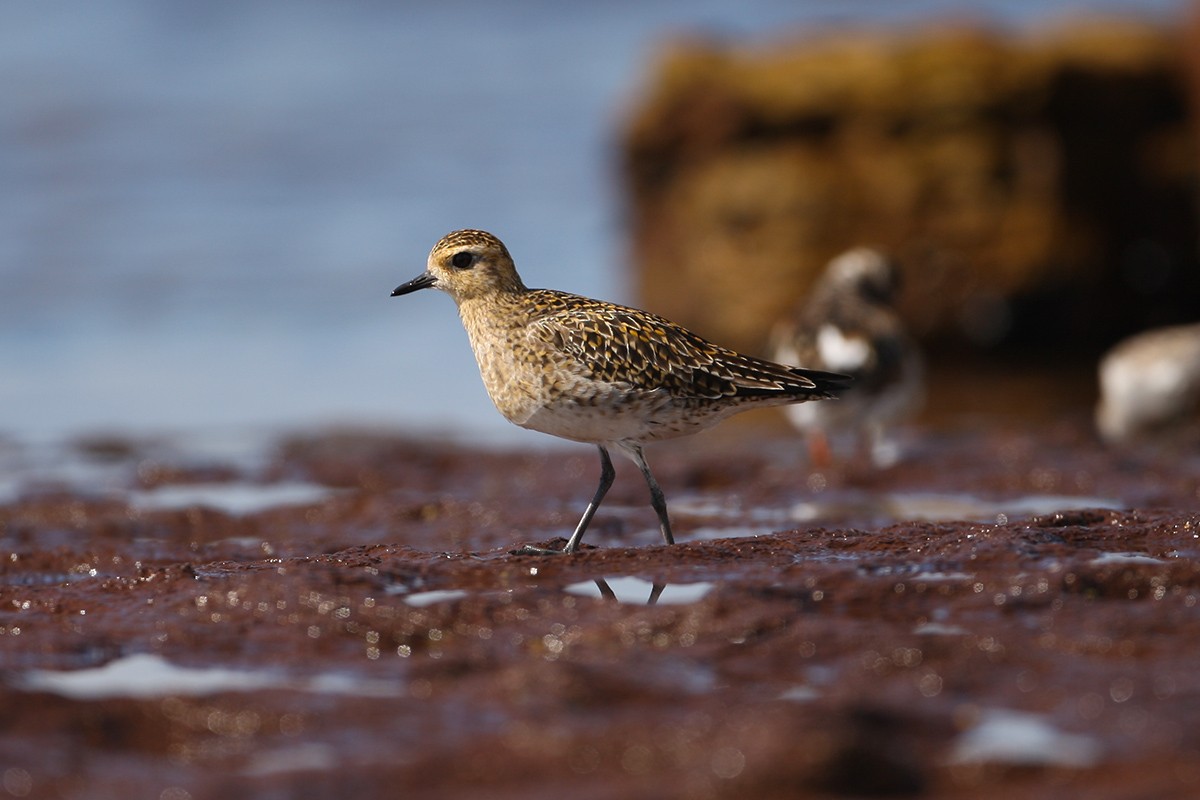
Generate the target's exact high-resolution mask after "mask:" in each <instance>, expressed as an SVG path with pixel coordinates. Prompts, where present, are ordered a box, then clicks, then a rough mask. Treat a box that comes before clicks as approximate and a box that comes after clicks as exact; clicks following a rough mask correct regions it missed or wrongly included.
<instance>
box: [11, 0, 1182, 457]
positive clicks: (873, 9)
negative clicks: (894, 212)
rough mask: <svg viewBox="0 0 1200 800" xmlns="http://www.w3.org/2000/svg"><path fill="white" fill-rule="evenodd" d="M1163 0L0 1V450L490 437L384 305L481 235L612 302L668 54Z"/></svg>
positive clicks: (411, 315)
mask: <svg viewBox="0 0 1200 800" xmlns="http://www.w3.org/2000/svg"><path fill="white" fill-rule="evenodd" d="M1178 6H1179V3H1178V2H1176V1H1175V0H1157V1H1154V2H1151V1H1146V2H1142V3H1138V4H1136V5H1134V4H1130V3H1113V2H1100V1H1099V0H1092V1H1091V2H1083V3H1078V4H1074V5H1073V6H1069V7H1068V6H1056V5H1053V4H1047V3H1044V2H1035V1H1034V0H995V1H994V2H985V3H973V4H962V3H951V2H935V1H934V0H925V1H922V2H907V3H888V4H885V3H878V2H874V1H873V0H858V1H855V2H845V1H839V0H809V2H806V3H795V2H792V1H791V0H738V1H737V2H734V1H733V0H729V1H728V2H724V1H720V2H719V1H718V0H703V1H701V2H692V1H690V0H663V1H662V2H646V1H645V0H619V1H618V2H609V3H595V4H578V5H574V6H567V5H563V4H559V3H553V2H549V0H525V2H514V3H507V4H499V3H495V4H493V3H486V2H479V0H471V1H467V0H447V2H439V3H429V4H426V5H414V4H389V3H382V2H354V3H336V4H335V3H311V2H290V1H288V2H285V1H284V0H267V1H263V2H256V3H252V4H249V3H240V2H234V1H233V0H188V1H184V2H174V3H161V2H157V1H156V0H106V2H104V3H95V2H91V1H90V0H64V1H63V2H55V1H54V0H47V1H44V2H37V3H9V4H5V5H4V6H3V8H2V9H0V77H2V78H3V83H4V85H5V87H6V90H5V98H4V102H3V103H2V104H0V281H2V283H0V286H2V287H3V288H2V290H0V434H6V435H9V436H15V437H17V438H30V437H33V438H43V437H57V436H62V435H66V434H70V433H73V432H78V431H86V430H95V429H114V428H115V429H119V430H128V431H164V430H165V431H185V430H187V431H195V430H202V429H206V428H212V427H228V426H247V427H259V428H261V427H262V426H271V427H273V428H286V427H295V426H302V425H312V424H321V423H336V422H352V423H358V424H368V423H382V424H387V425H393V426H406V427H411V428H420V429H423V430H430V429H453V430H458V431H465V432H466V433H467V434H469V435H483V436H490V437H494V436H503V435H504V432H506V431H507V430H508V428H506V427H505V425H506V424H505V423H504V422H503V421H502V420H501V419H500V417H499V416H498V415H497V414H496V413H495V412H494V410H493V409H492V408H491V406H490V404H489V402H488V400H487V398H486V396H485V395H484V393H483V390H482V387H481V386H480V384H479V379H478V377H477V374H476V372H475V367H474V362H473V359H472V358H471V355H470V352H469V349H468V346H467V343H466V337H465V334H463V332H462V331H461V329H460V327H459V324H458V321H457V318H456V316H455V314H454V308H453V305H452V303H451V302H450V301H449V299H448V298H445V297H443V296H440V295H434V294H433V293H429V294H419V295H415V296H411V297H407V298H404V299H402V300H399V299H396V300H393V299H389V298H388V292H389V291H390V289H391V288H392V287H394V286H395V285H397V284H398V283H400V282H402V281H404V280H407V279H408V278H410V277H412V276H413V275H415V274H416V273H417V272H419V271H420V270H421V269H422V268H423V266H424V258H425V255H426V253H427V252H428V249H429V247H430V246H431V245H432V244H433V242H434V241H436V239H437V238H438V237H439V236H441V235H442V234H443V233H445V232H446V231H449V230H451V229H454V228H459V227H467V226H472V227H483V228H488V229H490V230H493V231H494V232H496V233H497V234H499V235H500V236H501V237H502V238H504V239H505V241H506V242H507V243H508V245H509V248H510V250H512V252H513V253H514V255H515V256H516V258H517V261H518V264H519V265H520V266H521V267H522V273H523V275H524V277H525V278H526V281H527V282H528V283H530V284H531V285H547V286H554V287H557V288H563V289H568V290H571V291H576V292H580V293H584V294H591V295H595V296H601V297H605V298H610V299H618V300H620V299H628V293H627V291H626V289H625V285H624V251H623V242H624V237H623V231H622V226H621V223H620V214H621V210H620V205H619V200H618V193H617V188H616V184H615V180H614V169H613V165H614V158H613V152H612V150H613V142H614V139H615V132H616V130H617V128H618V124H619V120H620V116H621V113H622V111H623V110H624V108H625V107H626V106H627V104H628V103H629V102H630V100H631V98H632V97H633V95H634V93H635V92H636V91H637V89H638V87H639V85H640V82H641V79H642V78H641V76H642V75H643V71H644V69H645V68H646V66H647V64H648V62H649V61H650V59H651V57H652V54H653V49H654V46H655V45H656V44H657V43H659V42H661V41H662V40H663V39H664V38H666V37H668V36H669V35H672V34H677V33H680V32H683V31H695V30H701V31H710V32H712V31H715V32H719V33H727V34H732V35H744V36H753V37H764V36H768V35H771V36H774V35H778V34H780V33H781V32H782V31H784V30H787V29H789V28H791V27H797V26H800V25H829V24H839V23H843V22H863V21H865V22H871V23H887V22H895V21H907V20H920V19H924V18H928V17H932V16H936V15H940V14H945V13H955V14H958V15H959V16H963V15H964V14H965V15H969V16H976V17H980V18H982V19H990V20H996V21H998V22H1001V23H1005V24H1017V25H1020V24H1025V23H1027V22H1029V21H1031V20H1033V19H1035V18H1039V17H1043V16H1046V15H1058V14H1061V13H1063V12H1065V11H1066V10H1067V9H1068V8H1091V9H1095V8H1104V9H1122V8H1124V9H1134V10H1136V11H1137V12H1139V13H1141V14H1143V15H1150V16H1163V15H1166V14H1168V13H1170V12H1172V11H1174V10H1177V8H1178ZM514 430H515V429H514ZM526 441H528V440H526Z"/></svg>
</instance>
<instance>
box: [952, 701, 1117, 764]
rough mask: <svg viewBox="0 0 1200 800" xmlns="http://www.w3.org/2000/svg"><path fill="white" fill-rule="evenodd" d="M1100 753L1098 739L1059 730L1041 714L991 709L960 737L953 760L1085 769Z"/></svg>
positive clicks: (1096, 759) (955, 746) (968, 762)
mask: <svg viewBox="0 0 1200 800" xmlns="http://www.w3.org/2000/svg"><path fill="white" fill-rule="evenodd" d="M1101 755H1102V748H1101V746H1100V743H1099V742H1098V741H1097V740H1096V739H1094V738H1092V737H1090V736H1085V735H1082V734H1074V733H1065V732H1063V731H1060V730H1059V729H1058V728H1055V727H1054V726H1053V725H1051V724H1050V723H1049V722H1048V721H1047V720H1046V718H1045V717H1042V716H1040V715H1038V714H1029V713H1026V712H1023V711H1011V710H1008V709H992V710H988V711H984V712H983V714H982V715H981V716H980V719H979V722H978V723H977V724H976V725H975V726H974V727H973V728H971V729H969V730H967V731H966V732H965V733H963V734H962V735H961V736H960V737H959V738H958V741H957V742H956V743H955V745H954V750H953V753H952V754H951V756H950V761H951V763H955V764H970V763H992V764H1013V765H1020V766H1061V767H1075V768H1084V767H1090V766H1093V765H1094V764H1096V763H1097V762H1098V761H1099V760H1100V757H1101Z"/></svg>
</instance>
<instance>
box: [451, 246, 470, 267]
mask: <svg viewBox="0 0 1200 800" xmlns="http://www.w3.org/2000/svg"><path fill="white" fill-rule="evenodd" d="M474 261H475V256H473V255H471V254H470V253H468V252H467V251H466V250H463V251H460V252H458V253H455V254H454V255H453V256H451V257H450V263H451V264H452V265H454V268H455V269H466V268H468V267H469V266H471V264H472V263H473V262H474Z"/></svg>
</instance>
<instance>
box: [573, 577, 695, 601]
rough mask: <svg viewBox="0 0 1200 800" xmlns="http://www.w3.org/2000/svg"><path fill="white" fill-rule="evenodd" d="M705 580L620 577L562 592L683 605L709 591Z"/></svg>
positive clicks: (576, 585) (599, 580) (598, 579)
mask: <svg viewBox="0 0 1200 800" xmlns="http://www.w3.org/2000/svg"><path fill="white" fill-rule="evenodd" d="M713 585H714V584H712V583H711V582H709V581H699V582H697V583H670V584H662V583H652V582H650V581H648V580H645V579H643V578H635V577H633V576H632V575H623V576H620V577H615V578H596V579H594V580H590V581H580V582H578V583H572V584H570V585H569V586H567V587H566V588H565V589H564V590H563V591H565V592H567V593H568V594H574V595H579V596H581V597H600V598H605V599H608V600H616V601H617V602H620V603H636V604H645V605H686V604H688V603H695V602H697V601H699V600H701V599H703V597H704V596H705V595H707V594H708V593H709V592H710V591H712V588H713Z"/></svg>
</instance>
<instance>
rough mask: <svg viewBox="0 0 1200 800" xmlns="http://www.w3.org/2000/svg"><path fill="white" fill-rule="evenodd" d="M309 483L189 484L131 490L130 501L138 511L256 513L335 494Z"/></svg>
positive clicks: (308, 502) (327, 488) (306, 502)
mask: <svg viewBox="0 0 1200 800" xmlns="http://www.w3.org/2000/svg"><path fill="white" fill-rule="evenodd" d="M334 491H335V490H333V489H330V488H329V487H327V486H318V485H317V484H312V483H266V484H255V483H191V484H175V485H168V486H160V487H158V488H156V489H146V490H143V491H137V492H131V493H130V495H129V504H130V505H132V506H133V507H134V508H136V509H138V510H141V511H171V510H178V509H182V508H190V507H192V506H204V507H207V508H213V509H216V510H218V511H224V512H225V513H227V514H232V515H235V516H241V515H245V514H255V513H258V512H260V511H266V510H268V509H272V508H281V507H283V506H304V505H313V504H315V503H320V502H321V501H323V500H325V499H326V498H328V497H329V496H330V495H332V494H333V493H334Z"/></svg>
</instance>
